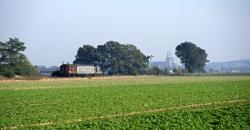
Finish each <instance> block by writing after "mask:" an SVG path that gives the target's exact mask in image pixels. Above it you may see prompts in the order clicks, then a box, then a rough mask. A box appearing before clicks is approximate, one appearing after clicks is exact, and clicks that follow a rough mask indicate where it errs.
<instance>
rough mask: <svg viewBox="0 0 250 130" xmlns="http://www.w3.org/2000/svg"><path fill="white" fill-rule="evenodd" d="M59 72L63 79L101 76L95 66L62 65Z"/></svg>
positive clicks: (100, 72)
mask: <svg viewBox="0 0 250 130" xmlns="http://www.w3.org/2000/svg"><path fill="white" fill-rule="evenodd" d="M60 72H61V74H62V76H64V77H69V76H89V75H91V76H94V75H102V71H101V69H100V67H99V66H95V65H75V64H62V65H61V66H60Z"/></svg>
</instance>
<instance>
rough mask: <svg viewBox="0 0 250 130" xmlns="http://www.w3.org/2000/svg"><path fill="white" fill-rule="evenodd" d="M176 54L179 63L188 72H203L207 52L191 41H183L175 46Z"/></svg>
mask: <svg viewBox="0 0 250 130" xmlns="http://www.w3.org/2000/svg"><path fill="white" fill-rule="evenodd" d="M175 54H176V56H177V57H179V58H180V60H181V63H183V64H184V65H185V68H186V69H187V70H188V72H189V73H193V72H203V71H204V66H205V64H206V62H208V60H207V53H206V51H205V50H203V49H201V48H200V47H197V46H196V45H195V44H193V43H192V42H184V43H181V44H180V45H178V46H177V47H176V52H175Z"/></svg>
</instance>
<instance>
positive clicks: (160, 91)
mask: <svg viewBox="0 0 250 130" xmlns="http://www.w3.org/2000/svg"><path fill="white" fill-rule="evenodd" d="M210 128H212V129H250V76H200V77H198V76H183V77H174V76H172V77H171V76H169V77H157V76H148V77H147V76H138V77H133V76H131V77H99V78H91V79H47V80H38V81H0V129H210Z"/></svg>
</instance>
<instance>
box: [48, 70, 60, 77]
mask: <svg viewBox="0 0 250 130" xmlns="http://www.w3.org/2000/svg"><path fill="white" fill-rule="evenodd" d="M51 76H52V77H61V76H62V73H61V71H60V70H57V71H54V72H52V73H51Z"/></svg>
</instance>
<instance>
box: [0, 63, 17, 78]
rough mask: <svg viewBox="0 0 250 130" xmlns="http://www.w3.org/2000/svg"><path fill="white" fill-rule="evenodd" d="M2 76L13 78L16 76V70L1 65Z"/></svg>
mask: <svg viewBox="0 0 250 130" xmlns="http://www.w3.org/2000/svg"><path fill="white" fill-rule="evenodd" d="M0 75H1V76H4V77H7V78H12V77H14V76H15V68H13V67H11V66H10V65H0Z"/></svg>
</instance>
